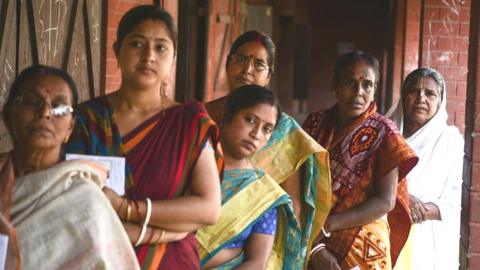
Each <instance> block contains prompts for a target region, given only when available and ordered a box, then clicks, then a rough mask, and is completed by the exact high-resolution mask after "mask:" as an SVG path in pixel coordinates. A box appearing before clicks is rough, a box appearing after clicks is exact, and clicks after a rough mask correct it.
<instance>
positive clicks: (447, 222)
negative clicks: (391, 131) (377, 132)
mask: <svg viewBox="0 0 480 270" xmlns="http://www.w3.org/2000/svg"><path fill="white" fill-rule="evenodd" d="M435 72H436V71H435ZM440 92H441V95H442V98H441V103H440V106H439V108H438V111H437V112H436V114H435V115H434V116H433V117H432V118H431V119H430V120H429V121H428V122H427V123H425V125H424V126H422V127H421V128H419V129H418V130H417V131H416V132H415V133H413V134H412V135H410V136H409V137H408V138H406V141H407V143H408V144H409V145H410V146H411V147H412V149H413V150H414V151H415V153H416V154H417V155H418V157H419V158H420V159H419V161H418V164H417V166H415V168H413V170H412V171H411V172H410V173H409V174H408V175H407V182H408V191H409V193H410V195H413V196H415V197H416V198H417V199H419V200H420V201H422V202H424V203H427V202H430V203H434V204H435V205H436V206H437V207H438V209H439V211H440V216H441V219H440V220H425V221H423V222H421V223H415V224H413V225H412V229H411V231H410V235H409V236H408V241H407V244H406V245H405V248H404V249H403V250H402V252H401V254H400V257H399V264H397V266H398V267H396V269H398V270H402V269H436V270H448V269H458V266H459V250H460V212H461V199H462V172H463V158H464V157H463V156H464V139H463V136H462V134H461V133H460V131H459V130H458V128H457V127H455V126H451V125H448V124H447V119H448V113H447V93H446V92H447V89H446V88H443V91H440ZM403 100H404V98H400V100H399V101H398V103H397V105H396V107H395V106H394V107H393V108H392V109H391V111H390V112H388V113H387V116H388V115H389V116H390V117H391V119H392V120H393V121H394V122H395V123H396V124H397V125H398V127H399V129H400V131H401V132H403V131H404V124H405V123H404V120H405V119H404V109H403V104H402V101H403Z"/></svg>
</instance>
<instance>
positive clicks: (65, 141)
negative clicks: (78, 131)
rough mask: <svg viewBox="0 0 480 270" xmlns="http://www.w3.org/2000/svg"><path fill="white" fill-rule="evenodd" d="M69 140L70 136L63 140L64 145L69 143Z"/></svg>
mask: <svg viewBox="0 0 480 270" xmlns="http://www.w3.org/2000/svg"><path fill="white" fill-rule="evenodd" d="M69 139H70V135H67V136H65V139H63V143H64V144H66V143H68V140H69Z"/></svg>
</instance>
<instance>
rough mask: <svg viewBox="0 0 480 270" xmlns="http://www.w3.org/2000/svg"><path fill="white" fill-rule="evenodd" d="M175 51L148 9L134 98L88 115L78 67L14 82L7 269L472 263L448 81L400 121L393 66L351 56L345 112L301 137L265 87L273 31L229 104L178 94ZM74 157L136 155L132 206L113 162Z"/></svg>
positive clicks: (418, 85)
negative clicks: (75, 75)
mask: <svg viewBox="0 0 480 270" xmlns="http://www.w3.org/2000/svg"><path fill="white" fill-rule="evenodd" d="M176 48H177V32H176V28H175V25H174V23H173V19H172V17H171V16H170V15H169V14H168V13H167V12H166V11H164V10H162V9H161V8H159V7H155V6H150V5H146V6H139V7H136V8H133V9H131V10H130V11H129V12H128V13H127V14H125V15H124V16H123V18H122V20H121V22H120V25H119V28H118V32H117V40H116V42H115V44H114V51H115V54H116V57H117V61H118V65H119V67H120V69H121V76H122V83H121V86H120V88H119V89H118V91H116V92H114V93H111V94H108V95H106V96H101V97H97V98H95V99H92V100H89V101H86V102H84V103H82V104H79V105H78V104H77V103H78V94H77V89H76V86H75V83H74V81H73V80H72V78H71V77H70V76H69V75H68V74H67V73H66V72H64V71H62V70H59V69H56V68H53V67H47V66H40V65H36V66H31V67H28V68H26V69H25V70H24V71H22V72H21V74H20V75H19V76H18V77H17V78H16V80H15V82H14V83H13V85H12V86H11V88H10V92H9V95H8V99H7V102H6V104H5V106H4V109H3V116H4V119H5V124H6V126H7V128H8V130H9V131H10V134H11V136H12V139H13V150H12V151H11V152H8V153H3V154H1V155H0V195H1V196H0V210H1V212H0V233H1V234H2V235H5V236H7V238H8V247H7V252H6V264H5V269H140V268H141V269H200V268H202V269H393V268H395V269H457V268H458V246H459V245H458V244H459V223H460V219H459V214H460V197H461V182H462V179H461V173H462V160H463V139H462V136H461V135H460V133H459V131H458V129H456V128H455V127H453V126H448V125H447V122H446V120H447V112H446V96H447V95H446V88H445V82H444V80H443V78H442V76H441V74H440V73H438V72H437V71H435V70H433V69H428V68H420V69H417V70H415V71H413V72H412V73H411V74H410V75H409V76H408V77H407V78H406V80H405V83H404V85H403V88H402V93H401V94H402V95H401V99H400V100H399V102H398V105H397V106H396V108H394V109H392V111H391V112H390V113H389V115H390V117H391V118H392V120H393V121H392V120H390V119H389V118H387V117H385V116H382V115H381V114H379V113H378V112H377V107H376V104H375V101H374V94H375V91H376V89H377V84H378V81H379V79H380V69H379V63H378V61H377V59H376V58H375V57H373V56H372V55H370V54H368V53H364V52H359V51H354V52H351V53H348V54H346V55H344V56H342V57H340V58H339V59H338V61H337V63H336V65H335V67H334V78H333V79H332V85H331V93H332V95H334V96H336V98H337V103H336V104H335V106H333V107H332V108H330V109H328V110H326V111H320V112H315V113H312V114H310V115H309V116H308V118H307V120H306V121H305V122H304V123H303V125H302V126H300V125H299V124H297V122H296V121H295V120H294V119H293V118H292V117H290V116H289V115H287V114H285V113H284V112H282V110H281V108H280V106H279V103H278V100H277V99H276V97H275V96H274V94H273V93H272V92H271V91H270V90H269V89H268V88H267V86H268V83H269V80H270V78H271V76H272V74H273V73H274V68H275V46H274V44H273V42H272V41H271V39H270V38H269V37H268V36H266V35H264V34H262V33H259V32H257V31H250V32H246V33H244V34H242V35H241V36H239V37H238V38H237V39H236V40H235V42H234V43H233V45H232V47H231V50H230V53H229V56H228V60H227V63H226V73H227V78H228V83H229V86H230V89H231V91H230V94H229V95H228V96H227V97H224V98H220V99H217V100H214V101H211V102H209V103H207V104H206V105H203V104H201V103H198V102H188V103H184V104H179V103H177V102H175V101H173V100H172V99H171V98H169V97H168V95H167V91H166V87H167V85H168V77H169V75H170V72H171V71H172V67H173V66H174V61H175V56H176V53H177V51H176ZM65 153H78V154H87V155H97V156H118V157H124V158H125V160H126V163H125V175H126V184H125V194H124V195H123V196H120V195H119V194H117V192H116V191H114V190H113V189H111V188H109V187H107V186H106V185H105V179H106V178H107V174H108V169H107V168H106V167H105V165H104V164H101V163H96V162H93V161H88V160H69V161H65ZM447 157H448V160H449V161H448V162H447V160H446V159H447ZM452 160H453V161H454V162H452ZM0 256H1V254H0ZM0 261H1V260H0ZM0 267H1V266H0Z"/></svg>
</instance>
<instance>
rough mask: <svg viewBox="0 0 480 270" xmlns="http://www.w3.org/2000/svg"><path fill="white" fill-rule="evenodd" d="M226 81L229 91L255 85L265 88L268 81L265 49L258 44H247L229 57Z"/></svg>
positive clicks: (268, 74)
mask: <svg viewBox="0 0 480 270" xmlns="http://www.w3.org/2000/svg"><path fill="white" fill-rule="evenodd" d="M229 57H230V59H229V63H228V66H227V79H228V83H229V85H230V90H235V89H237V88H238V87H240V86H243V85H249V84H256V85H260V86H264V87H265V86H267V85H268V82H269V81H270V72H269V66H268V52H267V49H265V47H264V46H263V45H262V43H260V42H247V43H245V44H243V45H242V46H240V47H239V48H238V49H237V51H236V52H235V53H234V54H233V55H230V56H229Z"/></svg>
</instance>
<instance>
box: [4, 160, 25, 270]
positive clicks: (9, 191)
mask: <svg viewBox="0 0 480 270" xmlns="http://www.w3.org/2000/svg"><path fill="white" fill-rule="evenodd" d="M14 185H15V176H14V169H13V163H12V159H11V158H10V155H8V154H0V215H2V217H3V222H10V209H11V207H12V195H13V186H14ZM0 222H2V221H1V220H0ZM3 227H5V230H7V228H8V227H10V224H0V234H5V235H8V236H9V243H8V250H7V260H6V263H5V264H6V265H5V269H20V268H21V267H20V252H19V250H18V243H17V233H16V230H15V229H13V230H9V229H8V230H9V231H2V228H3ZM0 267H1V266H0Z"/></svg>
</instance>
